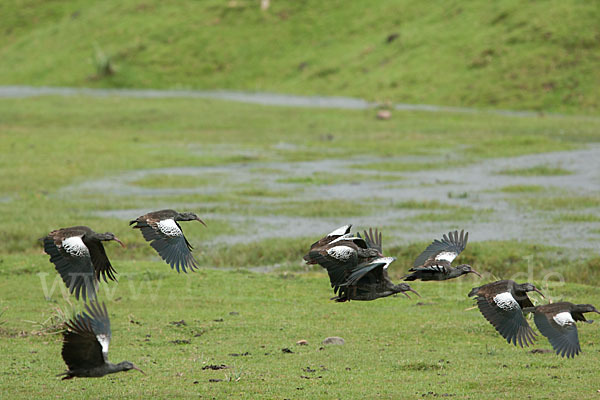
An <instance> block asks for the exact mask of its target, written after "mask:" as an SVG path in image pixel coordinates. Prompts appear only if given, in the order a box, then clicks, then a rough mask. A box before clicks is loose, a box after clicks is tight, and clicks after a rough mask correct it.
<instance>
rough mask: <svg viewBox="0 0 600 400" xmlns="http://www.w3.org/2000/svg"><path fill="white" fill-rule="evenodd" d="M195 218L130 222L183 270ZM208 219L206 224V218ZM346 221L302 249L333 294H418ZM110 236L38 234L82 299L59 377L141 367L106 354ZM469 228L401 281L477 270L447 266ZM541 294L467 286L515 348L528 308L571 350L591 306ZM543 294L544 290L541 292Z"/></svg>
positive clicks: (159, 216)
mask: <svg viewBox="0 0 600 400" xmlns="http://www.w3.org/2000/svg"><path fill="white" fill-rule="evenodd" d="M194 220H195V221H199V222H201V223H202V224H204V222H203V221H202V220H201V219H200V218H198V216H197V215H196V214H194V213H178V212H177V211H174V210H160V211H154V212H150V213H148V214H145V215H142V216H140V217H138V218H137V219H135V220H132V221H130V223H129V224H130V225H134V226H133V228H135V229H140V231H141V233H142V235H143V237H144V239H145V240H146V241H148V242H150V246H152V247H153V248H154V249H155V250H156V251H157V253H158V254H159V255H160V257H161V258H162V259H163V260H164V261H165V262H166V263H167V264H169V265H170V266H171V268H172V269H175V270H177V272H179V271H183V272H187V271H188V270H194V269H196V268H198V263H197V261H196V260H195V259H194V257H193V255H192V252H191V251H192V246H191V245H190V243H189V242H188V241H187V239H186V238H185V236H184V234H183V230H182V229H181V226H180V225H179V223H178V222H179V221H194ZM204 225H205V226H206V224H204ZM351 227H352V225H345V226H342V227H340V228H338V229H336V230H334V231H333V232H331V233H329V234H328V235H326V236H325V237H323V238H322V239H320V240H318V241H316V242H315V243H313V244H312V245H311V246H310V250H309V251H308V253H307V254H306V255H305V256H304V260H305V261H306V262H307V263H308V264H319V265H321V266H322V267H323V268H325V269H326V270H327V273H328V274H329V279H330V282H331V287H332V288H333V291H334V294H335V297H333V298H332V299H331V300H335V301H336V302H346V301H350V300H362V301H369V300H375V299H378V298H382V297H387V296H391V295H395V294H397V293H402V294H404V295H405V296H407V297H409V295H408V294H407V292H413V293H415V294H416V295H417V296H419V294H418V293H417V292H416V291H415V290H413V289H412V288H411V287H410V286H409V285H408V284H406V283H404V282H402V283H400V284H394V283H393V282H392V281H391V280H390V278H389V276H388V267H389V266H390V264H391V263H393V262H394V261H395V260H396V259H395V258H394V257H386V256H384V255H383V246H382V235H381V233H380V232H379V231H378V230H377V229H375V231H373V230H372V229H369V231H364V233H363V235H362V236H361V235H360V233H356V234H352V233H351ZM111 240H114V241H116V242H118V243H119V244H121V245H122V246H124V244H123V243H122V242H121V241H120V240H119V239H117V238H116V237H115V235H114V234H112V233H110V232H106V233H96V232H94V231H93V230H92V229H90V228H88V227H87V226H75V227H71V228H63V229H58V230H55V231H52V232H50V233H49V234H48V235H47V236H46V237H45V238H44V239H43V242H44V250H45V252H46V253H47V254H48V255H50V261H51V262H52V263H53V264H54V265H55V268H56V270H57V272H58V273H59V274H60V276H61V277H62V279H63V281H64V283H65V284H66V286H67V287H68V289H69V291H70V292H71V294H73V295H74V296H75V297H76V298H77V299H79V298H80V297H81V298H82V299H83V300H84V302H85V301H86V299H87V300H88V304H85V309H84V311H82V312H80V313H78V314H77V315H75V317H73V318H72V319H71V320H70V321H68V322H67V323H66V327H67V329H66V330H65V332H64V334H63V348H62V357H63V360H64V361H65V363H66V365H67V367H68V370H67V371H66V372H64V373H62V374H60V375H59V376H64V377H63V379H71V378H73V377H101V376H104V375H106V374H110V373H114V372H120V371H128V370H131V369H135V370H138V371H140V372H142V373H143V371H142V370H140V369H139V368H138V367H137V366H135V365H134V364H133V363H131V362H129V361H123V362H121V363H118V364H113V363H111V362H109V361H108V347H109V343H110V339H111V330H110V320H109V318H108V313H107V310H106V305H105V304H104V303H102V304H100V303H99V302H98V300H97V299H96V292H97V287H98V284H99V283H100V282H101V279H102V280H104V281H105V282H108V279H110V280H113V281H114V280H116V277H115V275H116V271H115V270H114V268H113V267H112V265H111V263H110V261H109V259H108V257H107V255H106V252H105V250H104V246H103V245H102V242H103V241H111ZM467 240H468V233H465V232H464V231H461V232H460V233H459V232H458V231H454V232H450V233H448V234H447V235H444V236H443V238H442V239H441V240H438V239H436V240H434V241H433V242H432V243H431V244H430V245H429V246H428V247H427V248H426V249H425V250H424V251H423V252H422V253H421V254H420V255H419V256H418V257H417V258H416V260H415V262H414V264H413V266H412V268H410V269H409V274H407V275H405V276H403V277H402V278H401V279H403V280H404V281H415V280H422V281H443V280H448V279H453V278H457V277H459V276H461V275H465V274H469V273H472V274H475V275H477V276H479V277H481V275H480V274H479V273H478V272H477V271H475V270H474V269H473V268H472V267H471V266H470V265H468V264H461V265H458V266H456V267H453V266H452V261H454V259H455V258H456V257H457V256H458V255H459V254H460V253H461V252H462V251H463V250H464V249H465V247H466V245H467ZM531 291H535V292H538V293H539V294H540V295H541V296H542V297H544V295H543V293H542V292H541V291H540V290H539V289H537V288H536V287H535V286H534V285H532V284H531V283H522V284H518V283H516V282H514V281H512V280H500V281H496V282H491V283H488V284H485V285H483V286H479V287H475V288H473V289H472V290H471V291H470V293H469V294H468V296H469V297H473V296H476V302H477V307H478V308H479V310H480V311H481V313H482V314H483V316H484V317H485V318H486V319H487V320H488V321H489V322H490V323H491V324H492V325H493V326H494V328H495V329H496V330H497V331H498V333H500V335H502V337H504V338H505V339H506V341H507V342H508V343H513V344H514V345H515V346H516V345H517V344H519V345H520V346H521V347H523V346H529V344H532V343H533V341H534V338H535V336H536V334H535V332H534V331H533V330H532V329H531V327H530V326H529V324H528V322H527V319H526V318H525V316H524V314H525V313H533V314H534V322H535V324H536V326H537V327H538V329H539V331H540V332H541V334H542V335H544V336H545V337H546V338H548V340H549V342H550V344H551V345H552V347H553V348H554V350H555V352H556V354H559V355H561V356H563V357H565V356H566V357H574V356H575V355H577V354H579V353H580V351H581V347H580V345H579V339H578V334H577V326H576V324H575V323H576V321H583V322H588V323H591V322H593V321H587V320H586V318H585V317H584V315H583V314H584V313H588V312H596V313H599V314H600V311H598V310H597V309H596V308H595V307H594V306H592V305H591V304H573V303H569V302H558V303H550V304H546V305H541V306H534V305H533V303H532V302H531V300H530V299H529V297H528V296H527V292H531ZM544 298H545V297H544Z"/></svg>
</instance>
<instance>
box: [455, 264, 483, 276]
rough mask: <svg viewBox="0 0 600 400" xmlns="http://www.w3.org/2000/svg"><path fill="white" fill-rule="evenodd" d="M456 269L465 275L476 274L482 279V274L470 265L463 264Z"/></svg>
mask: <svg viewBox="0 0 600 400" xmlns="http://www.w3.org/2000/svg"><path fill="white" fill-rule="evenodd" d="M456 268H457V269H459V270H460V271H461V272H462V273H463V275H464V274H475V275H477V276H478V277H480V278H481V274H480V273H479V272H477V271H475V270H474V269H473V268H472V267H471V266H470V265H469V264H461V265H459V266H458V267H456Z"/></svg>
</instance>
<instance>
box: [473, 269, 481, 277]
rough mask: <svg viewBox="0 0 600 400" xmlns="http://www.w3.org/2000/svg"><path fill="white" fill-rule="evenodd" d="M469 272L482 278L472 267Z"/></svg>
mask: <svg viewBox="0 0 600 400" xmlns="http://www.w3.org/2000/svg"><path fill="white" fill-rule="evenodd" d="M471 273H473V274H475V275H477V276H478V277H480V278H482V276H481V274H480V273H479V272H477V271H475V270H474V269H472V270H471Z"/></svg>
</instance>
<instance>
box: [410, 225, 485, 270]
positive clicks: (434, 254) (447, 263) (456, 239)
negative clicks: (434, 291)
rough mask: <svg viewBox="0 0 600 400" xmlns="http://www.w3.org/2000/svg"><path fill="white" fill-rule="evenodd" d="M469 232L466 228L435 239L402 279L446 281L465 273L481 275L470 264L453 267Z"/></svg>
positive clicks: (464, 245)
mask: <svg viewBox="0 0 600 400" xmlns="http://www.w3.org/2000/svg"><path fill="white" fill-rule="evenodd" d="M468 239H469V233H468V232H467V233H465V231H464V230H462V231H460V235H459V233H458V231H454V232H450V233H448V235H444V237H443V238H442V240H438V239H436V240H434V241H433V242H432V243H431V244H430V245H429V246H427V248H426V249H425V251H423V252H422V253H421V254H420V255H419V256H418V257H417V259H416V260H415V262H414V263H413V267H412V268H411V269H409V271H410V272H411V273H410V274H408V275H405V276H403V277H402V278H401V279H404V280H405V281H414V280H417V279H420V280H422V281H444V280H447V279H452V278H457V277H459V276H461V275H465V274H469V273H470V274H475V275H477V276H479V277H481V275H480V274H479V272H477V271H475V270H474V269H473V268H472V267H471V266H470V265H468V264H461V265H459V266H457V267H452V265H451V264H452V261H454V259H455V258H456V257H457V256H458V255H459V254H460V253H461V252H462V251H463V250H464V249H465V247H466V246H467V240H468Z"/></svg>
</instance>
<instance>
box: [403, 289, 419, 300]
mask: <svg viewBox="0 0 600 400" xmlns="http://www.w3.org/2000/svg"><path fill="white" fill-rule="evenodd" d="M408 290H409V291H411V292H413V293H414V294H416V295H417V296H419V297H421V295H420V294H419V293H417V291H416V290H414V289H413V288H408ZM402 294H403V295H405V296H406V297H408V298H409V299H410V296H409V295H408V293H406V292H402Z"/></svg>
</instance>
